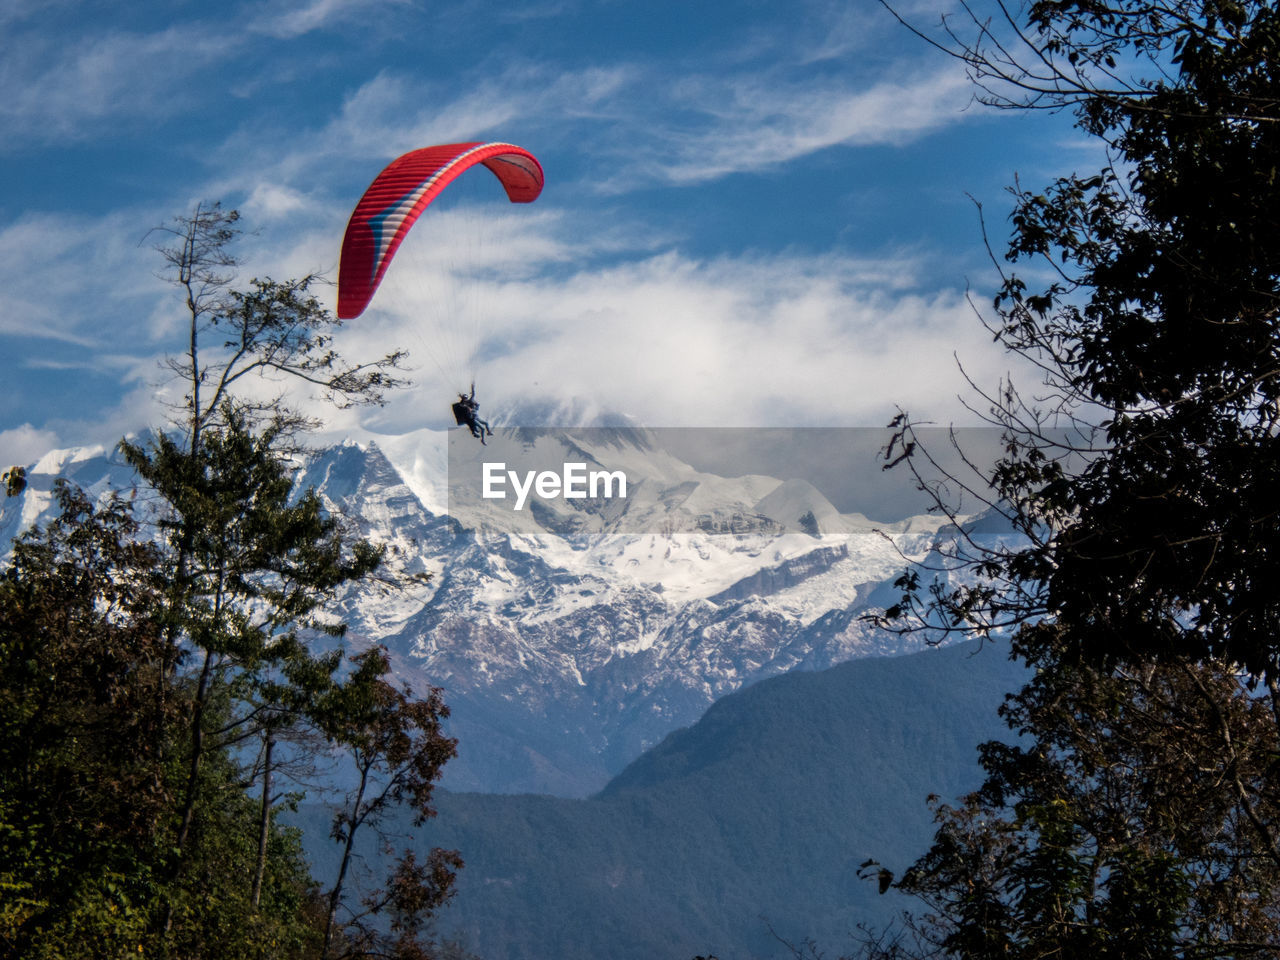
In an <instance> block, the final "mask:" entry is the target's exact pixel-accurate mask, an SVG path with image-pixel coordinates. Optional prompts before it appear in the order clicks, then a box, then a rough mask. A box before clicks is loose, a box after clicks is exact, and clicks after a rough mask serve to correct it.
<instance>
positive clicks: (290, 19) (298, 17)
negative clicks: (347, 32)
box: [248, 0, 408, 40]
mask: <svg viewBox="0 0 1280 960" xmlns="http://www.w3.org/2000/svg"><path fill="white" fill-rule="evenodd" d="M406 2H408V0H271V2H268V3H266V4H264V5H263V8H262V9H261V10H260V11H259V12H258V14H257V16H255V17H253V19H251V20H250V21H249V24H248V27H249V29H250V30H253V31H255V32H257V33H265V34H267V35H268V36H271V37H276V38H278V39H281V40H291V39H293V38H294V37H300V36H302V35H303V34H307V33H311V32H312V31H313V30H320V29H324V28H326V27H330V26H333V25H335V24H341V23H346V22H350V21H351V20H353V19H355V18H357V17H359V16H360V15H361V14H364V13H366V12H368V11H372V10H377V9H379V8H383V7H385V6H386V5H387V3H400V4H404V3H406Z"/></svg>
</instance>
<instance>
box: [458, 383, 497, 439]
mask: <svg viewBox="0 0 1280 960" xmlns="http://www.w3.org/2000/svg"><path fill="white" fill-rule="evenodd" d="M479 410H480V404H479V403H478V402H477V401H476V385H475V384H474V383H473V384H471V394H470V396H468V395H467V394H465V393H460V394H458V399H457V401H456V402H455V403H454V404H453V419H454V420H456V421H457V422H458V425H459V426H461V427H467V428H468V429H470V431H471V435H472V436H473V437H478V438H479V439H480V442H481V443H484V437H485V434H488V435H489V436H493V430H492V429H490V427H489V424H488V423H487V422H486V421H484V420H481V419H480V417H479V416H478V415H477V413H478V411H479Z"/></svg>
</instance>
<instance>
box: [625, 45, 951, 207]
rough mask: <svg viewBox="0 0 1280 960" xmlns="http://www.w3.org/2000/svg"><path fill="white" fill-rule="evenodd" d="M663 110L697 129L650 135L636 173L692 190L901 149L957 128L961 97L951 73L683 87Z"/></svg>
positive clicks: (694, 82) (744, 79)
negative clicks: (837, 154)
mask: <svg viewBox="0 0 1280 960" xmlns="http://www.w3.org/2000/svg"><path fill="white" fill-rule="evenodd" d="M672 100H673V102H674V103H675V105H677V106H678V107H680V108H682V109H684V110H687V111H693V112H695V113H700V114H701V115H702V118H703V122H701V123H698V124H696V125H694V126H693V128H692V130H682V129H678V128H673V127H667V128H665V129H664V128H663V127H661V126H658V127H657V128H655V129H654V130H653V131H652V134H653V136H652V139H651V141H650V144H649V145H648V146H647V147H645V148H643V149H642V151H641V154H640V155H641V156H643V157H644V159H643V170H644V173H645V174H646V175H647V177H648V178H650V179H653V180H665V181H668V182H672V183H696V182H701V181H707V180H712V179H715V178H717V177H722V176H725V175H727V174H731V173H739V172H747V171H760V170H766V169H769V168H773V167H778V166H781V165H782V164H785V163H787V162H788V161H791V160H794V159H796V158H798V157H802V156H806V155H808V154H812V153H816V152H817V151H819V150H823V149H826V148H828V147H832V146H836V145H845V146H868V145H881V144H895V145H896V144H903V143H909V142H911V141H912V140H914V139H915V138H917V137H919V136H922V135H924V134H926V133H929V132H932V131H934V130H937V129H938V128H940V127H943V126H946V125H948V124H952V123H956V122H958V121H959V120H960V119H961V114H962V112H963V109H964V107H965V106H966V105H967V104H968V103H969V100H970V87H969V84H968V82H967V81H966V80H965V78H964V76H963V74H960V73H958V72H957V71H955V70H941V71H937V72H935V73H932V74H928V75H920V76H916V77H913V78H911V79H910V80H908V81H904V82H895V81H880V82H877V83H874V84H873V85H870V86H868V87H865V88H851V87H850V86H849V85H848V84H847V83H844V82H840V83H836V82H831V81H823V82H819V83H814V82H803V83H779V82H774V81H771V80H770V79H769V78H767V77H759V76H741V77H735V78H730V79H728V80H725V79H722V78H710V77H691V78H687V79H685V80H683V81H681V82H679V83H677V84H676V85H675V86H674V88H673V91H672ZM619 184H620V181H614V182H613V184H612V185H613V187H614V188H615V189H616V188H617V187H618V186H619Z"/></svg>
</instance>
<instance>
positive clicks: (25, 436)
mask: <svg viewBox="0 0 1280 960" xmlns="http://www.w3.org/2000/svg"><path fill="white" fill-rule="evenodd" d="M60 445H61V443H60V441H59V439H58V435H57V434H56V433H54V432H53V431H52V430H41V429H37V428H36V427H33V426H32V425H31V424H29V423H24V424H22V426H20V427H14V428H13V429H11V430H0V473H2V472H4V471H5V470H7V469H9V467H13V466H28V465H30V464H32V463H35V461H37V460H39V459H40V458H41V457H42V456H44V455H45V454H46V453H48V452H49V451H50V450H54V449H56V448H57V447H59V446H60Z"/></svg>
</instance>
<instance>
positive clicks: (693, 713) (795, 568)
mask: <svg viewBox="0 0 1280 960" xmlns="http://www.w3.org/2000/svg"><path fill="white" fill-rule="evenodd" d="M468 439H469V438H468ZM501 439H502V441H503V443H504V444H505V449H506V450H507V451H508V453H506V454H504V456H507V455H509V456H511V457H515V456H517V455H518V453H519V451H521V450H524V449H525V448H526V446H528V445H532V447H531V448H532V449H535V451H536V452H537V453H538V456H540V457H550V460H548V461H547V462H552V461H555V460H557V459H565V458H568V457H570V456H574V457H577V456H581V457H583V458H588V459H590V460H591V461H592V462H595V463H602V464H605V465H607V466H609V467H613V466H615V465H618V464H624V465H626V466H627V469H628V470H629V471H633V476H634V480H635V483H634V489H635V490H636V494H635V498H634V499H633V500H631V501H630V502H629V505H628V507H627V511H625V512H634V513H636V514H637V515H643V516H651V515H653V514H654V512H655V511H658V512H659V513H660V512H661V510H663V509H668V508H669V509H671V510H674V511H676V513H673V514H672V517H673V518H675V517H677V516H678V517H679V518H682V519H681V522H682V523H684V524H686V526H685V527H684V529H692V530H695V531H702V532H685V533H680V532H675V531H674V530H668V531H667V532H646V533H625V534H623V533H600V532H590V531H591V530H598V529H599V528H600V527H601V525H602V524H603V525H606V526H607V524H608V523H611V522H613V521H612V520H610V519H609V517H611V516H613V514H611V513H610V512H609V511H610V509H613V508H610V507H609V506H608V505H607V504H605V505H603V506H601V505H592V504H586V505H584V506H582V509H581V510H579V509H578V508H576V507H573V508H571V507H566V506H564V504H561V505H560V506H559V507H556V508H555V509H552V508H547V509H545V510H542V511H540V512H539V517H540V518H541V519H539V520H537V521H536V523H535V530H534V532H529V531H527V530H517V529H511V530H504V529H501V524H498V527H499V529H497V530H495V529H493V528H492V525H490V524H489V520H488V519H486V518H489V519H491V516H490V514H491V513H492V510H493V509H495V508H494V507H493V504H492V503H484V504H479V503H472V504H471V507H472V508H474V510H473V512H472V513H470V514H468V509H470V508H468V507H467V505H466V503H464V504H463V509H461V510H460V511H456V512H455V514H454V515H450V514H447V513H446V512H445V510H446V504H447V501H448V496H447V491H446V489H445V488H446V484H445V474H446V473H447V472H448V469H449V463H448V459H447V457H446V455H445V438H444V437H443V435H441V434H439V433H433V432H432V431H425V430H424V431H418V432H416V433H412V434H405V435H403V436H399V437H379V438H376V439H373V438H365V439H363V440H362V441H360V442H355V441H350V440H348V441H346V442H343V443H339V444H334V445H332V446H329V447H325V448H322V449H319V450H316V451H315V452H314V453H313V454H311V455H310V456H309V457H308V458H307V460H306V462H305V463H304V464H303V465H302V469H301V470H300V472H299V476H298V484H299V486H300V487H306V486H309V487H314V488H315V489H316V490H317V491H318V493H319V495H320V496H321V498H322V499H323V501H324V502H325V503H326V504H327V505H328V506H329V508H330V509H331V510H333V511H334V512H336V513H340V514H342V515H343V516H345V517H346V518H348V519H349V520H350V522H351V523H352V525H353V527H354V528H355V529H356V530H357V531H358V532H359V533H360V534H361V535H363V536H366V537H369V538H371V539H373V540H375V541H376V542H378V543H381V544H384V545H386V546H387V547H388V549H389V551H390V552H391V554H392V555H393V556H394V558H395V560H396V562H397V563H398V564H399V565H400V567H401V568H402V569H403V571H404V572H405V573H409V574H417V573H430V574H431V575H432V579H431V581H430V582H429V583H428V584H426V585H422V584H421V583H415V584H414V585H413V586H411V587H409V588H406V589H402V590H392V591H388V590H383V589H378V588H377V587H376V586H375V587H373V588H370V589H362V590H358V591H354V592H352V593H350V594H348V595H347V596H345V597H344V598H343V600H342V607H341V613H342V615H343V617H344V619H345V620H346V621H347V622H348V624H349V630H348V634H347V640H346V642H347V643H348V644H349V645H350V646H352V647H356V648H359V647H361V646H364V645H368V644H373V643H379V644H382V645H384V646H385V647H386V648H387V649H388V651H389V652H390V655H391V657H392V661H393V663H394V665H395V669H396V670H397V672H398V673H399V675H400V676H401V678H402V679H404V680H405V681H407V682H410V683H412V684H415V685H418V686H420V687H425V686H427V685H434V686H440V687H443V688H444V690H445V698H446V701H447V702H448V703H449V705H450V706H451V708H452V709H453V717H452V719H451V721H450V724H451V727H450V729H451V732H452V733H453V734H454V735H456V736H457V737H459V739H460V740H461V742H462V748H461V755H460V756H459V758H458V760H457V761H456V762H455V763H453V764H451V765H450V769H449V771H448V773H447V774H446V783H447V785H448V786H450V787H451V788H453V789H459V790H481V791H497V792H521V791H537V792H550V793H556V794H559V795H563V796H586V795H589V794H590V793H592V792H593V791H595V790H598V789H600V788H601V787H602V786H603V785H604V784H605V783H606V782H607V781H608V780H609V778H610V777H611V776H612V775H614V774H616V773H618V772H619V771H621V770H622V769H623V767H625V766H626V764H627V763H629V762H630V761H631V760H633V759H634V758H635V757H637V756H638V755H639V754H640V753H641V752H642V751H644V750H645V749H646V748H648V747H650V746H652V745H654V744H655V743H657V742H658V741H660V740H661V739H662V737H664V736H665V735H666V734H667V733H669V732H670V731H671V730H672V729H675V728H677V727H679V726H682V725H686V724H689V723H691V722H693V721H694V720H695V719H696V718H697V717H699V716H700V715H701V714H702V713H703V712H704V711H705V710H706V708H707V707H708V706H709V705H710V704H712V703H713V702H714V701H715V700H716V699H717V698H719V697H721V696H723V695H725V694H727V693H731V692H733V691H734V690H738V689H740V688H741V687H743V686H745V685H748V684H751V683H754V682H756V681H759V680H761V679H764V678H767V677H771V676H777V675H780V674H785V673H787V672H789V671H792V670H816V669H822V668H824V667H828V666H831V665H833V664H835V663H839V662H843V661H846V660H850V659H852V658H856V657H866V656H884V655H890V654H897V653H903V652H908V651H909V650H911V649H917V648H918V647H919V645H920V641H919V639H918V638H911V639H907V640H904V639H903V638H899V637H896V636H894V635H892V634H888V633H886V632H884V631H880V630H876V629H875V628H873V627H871V626H870V625H869V624H868V623H867V622H866V621H865V620H863V619H862V617H863V615H865V614H866V613H868V612H871V611H873V610H875V609H876V608H877V607H878V606H882V605H883V604H884V602H886V601H885V600H884V599H883V598H886V597H889V598H892V594H893V590H892V588H891V587H890V584H891V583H892V580H893V579H894V578H895V577H896V576H897V575H898V573H899V572H900V570H901V569H902V567H903V566H904V560H903V555H904V554H905V555H908V556H924V555H926V554H927V552H928V551H929V550H930V549H931V548H932V547H933V546H934V545H935V544H936V541H937V539H938V538H939V536H953V535H954V530H952V531H950V532H948V531H946V530H945V529H943V528H942V523H941V521H940V520H939V519H938V518H934V517H913V518H907V519H904V520H900V521H898V522H896V523H893V524H882V525H881V533H877V532H873V530H872V528H873V524H872V523H871V522H870V521H868V520H867V519H866V518H865V517H863V516H861V515H860V514H852V513H851V514H839V513H838V512H836V511H835V508H834V507H832V506H831V504H830V503H829V502H827V501H826V500H825V498H823V496H822V494H821V493H820V492H819V491H817V490H816V489H815V488H813V487H812V486H810V485H809V484H808V483H806V482H804V481H797V480H788V481H782V480H778V479H775V478H770V477H767V476H758V475H750V476H745V477H718V476H715V475H712V474H708V473H705V472H700V471H698V470H696V469H694V468H693V467H690V466H688V465H687V464H684V463H682V462H681V461H679V460H678V459H677V458H675V457H673V456H672V455H670V454H668V453H665V452H663V451H660V450H656V449H655V448H654V442H655V439H654V435H653V434H651V433H648V432H645V431H639V430H636V429H634V428H630V427H623V426H608V427H607V428H603V429H601V430H598V431H596V432H594V433H592V434H590V436H589V438H588V439H587V440H584V439H581V438H580V437H579V438H569V439H564V438H560V437H558V436H551V437H547V436H546V435H545V434H539V433H537V432H536V431H531V430H530V429H528V428H512V429H510V430H508V431H506V432H505V434H504V435H503V436H502V438H501ZM497 445H498V444H497V440H496V439H495V447H496V446H497ZM483 449H484V448H480V447H479V445H478V444H474V443H470V446H469V447H468V450H469V451H470V453H472V454H474V453H475V452H476V451H477V450H483ZM485 456H488V454H485ZM58 475H63V476H68V477H70V478H71V479H73V480H74V481H75V482H77V483H79V484H81V485H82V486H84V487H86V488H87V489H90V490H91V491H92V492H94V493H102V492H104V491H105V490H107V489H108V488H112V487H114V488H116V489H125V490H128V489H130V488H131V487H132V486H133V485H134V483H135V480H134V478H133V476H132V474H131V472H130V471H129V469H128V468H127V466H126V465H124V464H123V463H121V462H120V460H119V458H118V457H116V456H113V455H111V454H109V453H108V452H106V451H104V450H102V449H100V448H99V449H94V450H72V451H56V452H54V453H51V454H50V455H48V456H47V457H45V458H44V459H43V460H42V461H41V462H40V463H38V464H36V465H34V466H33V468H32V469H31V470H30V471H29V475H28V476H29V481H30V483H29V486H28V489H27V491H26V493H25V494H24V495H23V496H22V497H21V498H19V499H17V500H13V501H4V502H0V536H4V537H6V538H7V537H9V536H13V535H15V534H17V533H18V531H19V530H21V529H23V528H24V527H26V526H27V525H28V524H30V523H32V522H34V521H36V520H38V519H39V518H40V517H42V516H47V515H48V510H49V507H50V503H51V494H50V490H51V486H52V484H53V482H54V479H55V477H56V476H58ZM463 499H464V500H465V498H463ZM138 503H139V504H140V505H141V506H142V509H144V510H145V509H148V508H149V507H150V506H152V504H150V502H149V501H148V498H147V495H146V491H145V490H143V491H141V492H140V493H139V497H138ZM663 505H666V506H663ZM456 506H457V504H455V507H456ZM597 508H598V509H597ZM504 509H508V512H510V510H509V508H504ZM593 510H595V511H596V512H594V513H593V512H592V511H593ZM475 511H479V512H478V513H477V512H475ZM485 511H489V512H488V513H486V512H485ZM468 517H469V518H470V519H469V520H468ZM632 519H633V520H634V518H632ZM468 522H473V524H474V526H472V527H468V526H467V525H466V524H467V523H468ZM495 523H496V521H495ZM672 523H673V524H674V523H675V519H672ZM538 524H545V526H538ZM508 525H509V524H508ZM566 530H570V531H572V530H579V531H580V530H587V531H588V532H585V533H583V532H578V533H572V532H570V533H565V532H564V531H566ZM706 530H734V531H738V532H736V533H724V534H717V533H708V532H705V531H706ZM824 531H826V532H824ZM832 531H834V532H832ZM993 535H998V534H993ZM317 642H326V641H324V639H323V638H318V641H317Z"/></svg>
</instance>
